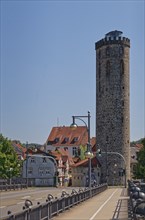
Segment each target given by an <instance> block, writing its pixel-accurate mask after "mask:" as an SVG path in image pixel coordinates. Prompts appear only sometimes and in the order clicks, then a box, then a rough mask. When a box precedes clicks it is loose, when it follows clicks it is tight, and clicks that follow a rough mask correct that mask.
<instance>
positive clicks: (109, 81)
mask: <svg viewBox="0 0 145 220" xmlns="http://www.w3.org/2000/svg"><path fill="white" fill-rule="evenodd" d="M122 34H123V33H122V32H121V31H116V30H115V31H112V32H109V33H107V34H106V35H105V38H103V39H101V40H100V41H98V42H96V43H95V50H96V140H97V148H100V149H101V150H102V159H101V160H102V161H103V163H102V176H101V179H102V182H105V181H107V182H108V184H109V185H114V183H115V184H116V185H120V184H124V180H125V172H126V179H129V178H130V109H129V106H130V85H129V84H130V83H129V78H130V77H129V60H130V58H129V56H130V55H129V53H130V40H129V39H128V38H126V37H123V35H122ZM108 152H110V153H109V154H108ZM111 152H117V153H119V154H121V155H122V157H120V156H119V155H118V154H111Z"/></svg>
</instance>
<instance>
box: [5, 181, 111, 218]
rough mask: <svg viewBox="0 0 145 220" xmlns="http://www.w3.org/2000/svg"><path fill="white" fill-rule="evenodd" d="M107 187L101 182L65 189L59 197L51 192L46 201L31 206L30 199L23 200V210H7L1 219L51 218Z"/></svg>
mask: <svg viewBox="0 0 145 220" xmlns="http://www.w3.org/2000/svg"><path fill="white" fill-rule="evenodd" d="M106 189H107V184H101V185H98V186H95V187H92V188H91V189H89V188H85V189H79V190H78V191H76V190H75V189H73V190H72V192H71V194H68V193H67V192H66V191H62V195H61V197H60V198H54V197H53V196H52V195H51V194H48V196H47V199H46V202H45V203H42V204H39V203H38V205H37V206H35V207H33V203H32V201H30V200H26V201H25V206H24V207H23V211H21V212H19V213H11V212H10V211H9V212H8V216H7V217H5V218H3V220H34V219H35V220H46V219H51V218H52V217H54V216H55V215H58V214H59V213H61V212H64V211H65V210H68V209H70V208H71V207H73V206H75V205H77V204H79V203H81V202H83V201H85V200H87V199H89V198H91V197H93V196H95V195H97V194H99V193H101V192H103V191H104V190H106Z"/></svg>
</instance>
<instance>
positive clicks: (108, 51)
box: [106, 47, 110, 56]
mask: <svg viewBox="0 0 145 220" xmlns="http://www.w3.org/2000/svg"><path fill="white" fill-rule="evenodd" d="M106 56H110V47H107V48H106Z"/></svg>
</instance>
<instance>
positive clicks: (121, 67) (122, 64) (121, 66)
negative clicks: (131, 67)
mask: <svg viewBox="0 0 145 220" xmlns="http://www.w3.org/2000/svg"><path fill="white" fill-rule="evenodd" d="M120 74H121V75H123V74H124V61H123V60H121V61H120Z"/></svg>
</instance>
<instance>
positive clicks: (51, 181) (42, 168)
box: [23, 154, 57, 186]
mask: <svg viewBox="0 0 145 220" xmlns="http://www.w3.org/2000/svg"><path fill="white" fill-rule="evenodd" d="M56 171H57V166H56V163H55V159H53V158H52V157H50V156H45V155H42V154H35V155H30V154H28V155H27V156H26V160H25V161H24V162H23V178H26V179H27V182H28V185H30V186H32V185H35V186H56Z"/></svg>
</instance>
